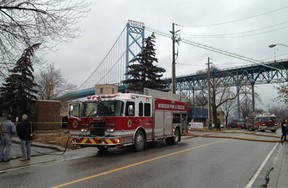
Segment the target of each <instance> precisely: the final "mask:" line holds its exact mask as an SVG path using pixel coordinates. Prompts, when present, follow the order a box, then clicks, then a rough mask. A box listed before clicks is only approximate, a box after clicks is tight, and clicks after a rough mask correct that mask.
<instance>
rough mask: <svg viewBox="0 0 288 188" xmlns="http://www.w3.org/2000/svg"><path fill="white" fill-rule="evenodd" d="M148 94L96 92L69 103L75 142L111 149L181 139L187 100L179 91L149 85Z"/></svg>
mask: <svg viewBox="0 0 288 188" xmlns="http://www.w3.org/2000/svg"><path fill="white" fill-rule="evenodd" d="M144 93H145V94H136V93H118V94H109V95H93V96H90V97H88V98H87V100H85V101H81V102H80V101H76V102H71V103H70V104H69V115H68V129H69V132H70V136H71V138H72V141H71V142H72V143H73V144H75V145H81V146H96V147H97V148H98V149H99V150H107V149H108V148H110V147H115V146H129V145H133V147H134V149H135V150H136V151H141V150H143V149H144V146H145V143H147V142H152V141H155V140H164V139H165V141H166V143H167V144H175V143H177V142H180V141H181V132H182V128H183V127H186V126H187V104H186V103H185V102H180V101H179V97H178V96H176V95H175V94H171V93H167V92H160V91H156V90H151V89H146V88H145V90H144Z"/></svg>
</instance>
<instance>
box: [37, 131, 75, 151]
mask: <svg viewBox="0 0 288 188" xmlns="http://www.w3.org/2000/svg"><path fill="white" fill-rule="evenodd" d="M35 134H36V139H34V141H35V142H39V143H43V144H53V145H57V146H61V147H66V143H67V139H68V138H69V133H65V130H64V129H60V130H51V131H50V130H49V131H47V130H46V131H43V130H41V131H40V130H39V131H36V133H35ZM68 148H70V149H73V148H75V147H74V146H73V145H72V144H71V143H69V145H68Z"/></svg>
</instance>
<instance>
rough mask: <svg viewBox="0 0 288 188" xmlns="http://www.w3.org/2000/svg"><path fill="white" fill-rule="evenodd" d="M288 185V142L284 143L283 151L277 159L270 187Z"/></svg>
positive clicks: (275, 187) (278, 187)
mask: <svg viewBox="0 0 288 188" xmlns="http://www.w3.org/2000/svg"><path fill="white" fill-rule="evenodd" d="M287 187H288V142H285V143H283V147H282V151H281V153H280V154H279V158H278V160H277V161H276V165H275V167H274V170H273V172H272V177H271V179H270V181H269V183H268V188H287Z"/></svg>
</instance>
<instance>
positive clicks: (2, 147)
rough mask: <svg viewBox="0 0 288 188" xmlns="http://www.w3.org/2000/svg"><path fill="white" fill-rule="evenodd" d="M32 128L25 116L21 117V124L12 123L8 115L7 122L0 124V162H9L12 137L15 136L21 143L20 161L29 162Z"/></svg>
mask: <svg viewBox="0 0 288 188" xmlns="http://www.w3.org/2000/svg"><path fill="white" fill-rule="evenodd" d="M32 133H33V126H32V123H31V121H29V120H28V116H27V115H26V114H23V115H22V119H21V123H19V124H17V126H15V124H14V123H13V122H12V116H11V115H8V116H7V120H5V121H3V122H2V123H0V162H9V161H10V160H11V156H10V150H11V146H12V135H15V134H17V135H18V137H19V139H20V141H21V152H22V158H21V159H20V160H21V161H27V160H30V157H31V135H32Z"/></svg>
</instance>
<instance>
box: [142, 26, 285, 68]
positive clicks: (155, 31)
mask: <svg viewBox="0 0 288 188" xmlns="http://www.w3.org/2000/svg"><path fill="white" fill-rule="evenodd" d="M146 29H147V30H148V31H152V32H154V33H158V32H159V33H158V34H159V35H162V36H164V37H168V38H171V35H169V34H165V33H164V32H161V31H157V30H155V29H151V28H148V27H146ZM181 42H183V43H186V44H189V45H191V46H195V47H198V48H202V49H205V50H209V51H212V52H215V53H218V54H222V55H226V56H229V57H233V58H236V59H240V60H243V61H246V62H250V63H254V64H258V65H262V66H264V67H268V68H271V69H275V70H278V71H281V70H280V69H278V68H276V67H272V66H270V65H266V64H265V63H264V62H263V61H260V60H256V59H253V58H250V57H246V56H243V55H238V54H236V53H232V52H228V51H224V50H221V49H218V48H215V47H212V46H208V45H205V44H200V43H198V42H194V41H190V40H187V39H181Z"/></svg>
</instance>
